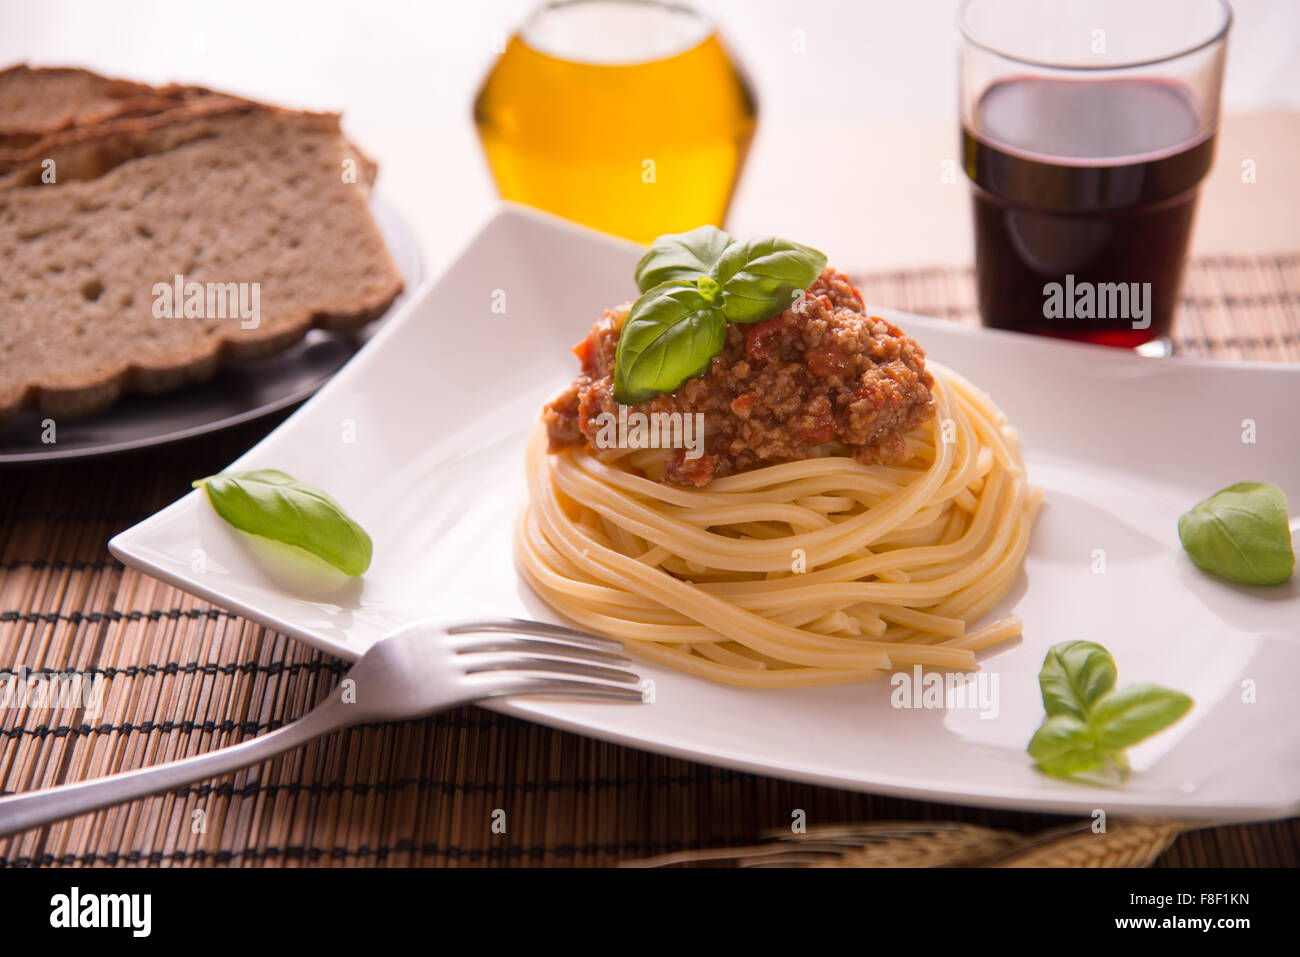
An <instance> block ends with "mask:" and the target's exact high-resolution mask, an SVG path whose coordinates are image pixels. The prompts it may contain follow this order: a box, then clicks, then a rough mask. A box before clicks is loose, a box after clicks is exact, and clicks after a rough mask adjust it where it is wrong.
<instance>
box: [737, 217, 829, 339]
mask: <svg viewBox="0 0 1300 957" xmlns="http://www.w3.org/2000/svg"><path fill="white" fill-rule="evenodd" d="M825 268H826V256H825V255H824V254H822V253H820V252H818V251H817V250H816V249H813V248H811V247H809V246H801V245H799V244H798V243H792V242H790V241H789V240H788V239H778V238H776V237H775V236H760V237H758V238H756V239H751V240H749V241H748V242H744V243H734V244H732V245H731V246H729V247H727V249H726V251H725V252H724V253H723V254H722V258H721V259H720V260H718V263H717V265H716V266H714V267H713V271H712V276H713V278H714V279H715V280H717V281H718V283H720V284H721V286H722V312H723V314H724V315H725V316H726V317H727V321H728V322H762V321H763V320H764V319H771V318H772V317H773V316H775V315H777V314H779V313H781V312H784V311H785V310H786V309H788V308H789V307H790V306H791V305H793V304H794V301H795V299H796V298H797V297H798V294H799V293H800V292H802V291H804V290H806V289H807V288H808V287H809V286H811V285H812V284H813V280H815V279H816V278H817V277H818V276H820V275H821V273H822V270H823V269H825Z"/></svg>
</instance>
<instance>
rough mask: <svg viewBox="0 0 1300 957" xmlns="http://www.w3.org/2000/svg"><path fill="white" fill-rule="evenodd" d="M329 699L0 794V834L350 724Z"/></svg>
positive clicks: (174, 783) (195, 776) (241, 764)
mask: <svg viewBox="0 0 1300 957" xmlns="http://www.w3.org/2000/svg"><path fill="white" fill-rule="evenodd" d="M334 703H335V698H334V697H333V696H331V697H330V698H329V699H327V700H326V701H325V702H323V703H322V704H320V705H318V706H317V707H315V708H313V709H312V710H311V711H309V712H308V713H307V714H306V715H304V716H303V717H302V718H300V719H298V720H297V721H295V722H293V723H292V724H287V725H285V726H284V727H283V728H277V729H276V730H275V731H272V732H270V733H269V734H263V735H261V736H259V737H256V738H252V739H250V740H248V741H241V742H239V744H232V745H230V746H229V747H225V748H220V749H218V750H216V751H209V752H208V753H206V754H196V755H194V756H193V757H188V758H182V759H180V760H179V761H168V762H167V763H166V764H159V765H155V766H153V767H148V768H140V769H139V770H136V771H124V772H122V773H120V774H110V775H108V776H107V777H102V778H95V779H93V780H90V781H79V782H77V783H75V784H61V785H58V786H57V787H52V788H44V789H42V790H39V791H28V792H25V793H23V794H13V795H9V796H8V797H0V835H4V834H13V833H14V832H16V831H24V830H27V829H28V828H33V827H39V826H40V825H42V824H49V823H50V822H51V821H58V820H62V819H63V818H65V817H73V816H75V815H77V814H85V813H87V812H89V811H97V810H99V809H100V808H104V807H109V806H110V805H113V804H121V803H122V802H123V801H131V800H135V799H136V798H142V797H148V796H149V795H151V794H158V793H160V792H162V791H171V790H175V789H176V788H180V787H184V786H185V785H187V784H193V783H194V782H195V781H202V780H204V779H205V778H214V777H218V776H220V775H223V774H228V773H229V772H231V771H238V770H239V769H241V768H246V767H248V766H249V765H250V764H257V763H259V762H261V761H265V760H267V759H268V758H273V757H275V756H276V755H277V754H283V753H284V752H285V751H292V750H293V749H294V748H298V747H302V746H303V745H304V744H307V743H308V742H310V741H312V740H314V739H315V738H318V737H320V736H321V735H323V734H328V733H329V732H331V731H335V730H337V729H339V728H342V727H346V726H347V725H349V724H355V723H356V721H357V720H358V719H359V716H358V719H353V717H352V714H351V713H349V709H347V708H341V709H340V708H336V707H333V705H334Z"/></svg>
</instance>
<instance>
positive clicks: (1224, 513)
mask: <svg viewBox="0 0 1300 957" xmlns="http://www.w3.org/2000/svg"><path fill="white" fill-rule="evenodd" d="M1178 538H1179V540H1180V541H1181V542H1182V543H1183V548H1184V549H1185V550H1186V551H1187V554H1188V555H1189V556H1190V557H1191V559H1192V561H1193V562H1195V563H1196V564H1197V565H1198V566H1200V567H1201V568H1203V569H1205V570H1206V571H1208V572H1213V573H1214V574H1216V575H1222V576H1223V577H1224V578H1227V579H1229V580H1230V581H1234V582H1241V583H1242V584H1246V585H1279V584H1281V583H1282V582H1284V581H1286V580H1287V579H1288V578H1290V577H1291V573H1292V571H1293V570H1294V569H1295V551H1294V548H1293V547H1292V544H1291V525H1290V520H1289V519H1288V517H1287V510H1286V494H1285V493H1284V492H1283V491H1282V490H1281V489H1280V488H1278V487H1277V486H1276V485H1269V484H1268V483H1266V482H1238V483H1236V484H1235V485H1229V486H1228V487H1227V488H1225V489H1221V490H1220V491H1218V492H1215V493H1214V494H1213V495H1211V496H1210V497H1209V498H1207V499H1206V500H1205V501H1203V502H1201V503H1199V504H1197V505H1195V506H1194V507H1193V508H1192V509H1191V510H1190V511H1189V512H1186V513H1185V514H1184V515H1183V516H1182V517H1181V518H1179V519H1178Z"/></svg>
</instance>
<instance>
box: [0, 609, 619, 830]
mask: <svg viewBox="0 0 1300 957" xmlns="http://www.w3.org/2000/svg"><path fill="white" fill-rule="evenodd" d="M622 647H623V646H622V645H620V644H619V643H618V642H617V641H612V640H610V639H608V638H602V637H599V636H598V635H592V634H588V633H587V632H584V631H578V630H577V629H575V628H566V627H564V626H562V625H551V624H546V623H543V622H538V621H524V620H522V619H517V618H496V619H490V620H485V621H473V622H453V621H442V620H428V621H420V622H415V623H414V624H410V625H404V626H403V627H401V628H398V629H397V630H395V631H393V632H391V633H390V634H388V635H385V636H384V638H383V639H381V640H380V641H378V642H376V643H375V644H374V645H373V646H372V647H371V648H370V650H368V651H367V652H366V653H365V654H364V655H362V656H361V658H360V660H358V661H357V663H356V664H355V665H353V666H352V668H351V669H349V670H348V673H347V674H345V675H344V676H343V680H342V681H340V682H339V685H338V687H337V688H335V689H334V690H333V691H332V692H330V696H329V698H327V699H326V700H325V701H324V702H322V703H321V704H319V705H317V706H316V707H315V708H313V709H312V710H311V711H309V712H308V713H307V714H305V715H304V716H303V717H302V718H300V719H299V720H297V721H295V722H293V723H292V724H289V725H285V726H284V727H283V728H278V729H276V730H275V731H272V732H270V733H269V734H264V735H262V736H260V737H257V738H253V739H251V740H249V741H241V742H240V743H239V744H234V745H231V746H230V747H227V748H221V749H220V750H217V751H212V752H209V753H208V754H199V755H194V756H193V757H189V758H183V759H181V760H179V761H170V762H168V763H167V764H159V765H156V766H154V767H149V768H140V769H139V770H136V771H126V772H123V773H121V774H113V775H109V776H108V777H104V778H97V779H95V780H92V781H82V782H79V783H76V784H63V785H60V786H58V787H52V788H45V789H44V790H40V791H30V792H27V793H25V794H14V795H10V796H8V797H3V798H0V834H12V833H14V832H15V831H22V830H26V829H27V828H32V827H38V826H39V825H42V824H48V823H50V822H51V821H57V820H61V819H62V818H65V817H72V816H74V815H77V814H85V813H86V812H88V811H95V810H98V809H99V808H103V807H108V806H109V805H112V804H120V803H122V802H123V801H130V800H134V799H136V798H142V797H147V796H148V795H151V794H157V793H159V792H162V791H169V790H173V789H175V788H180V787H184V786H185V785H187V784H193V783H194V782H195V781H202V780H204V779H206V778H212V777H218V776H219V775H222V774H227V773H229V772H231V771H237V770H239V769H240V768H245V767H248V766H249V765H250V764H257V763H259V762H262V761H265V760H267V759H268V758H272V757H275V755H277V754H281V753H283V752H285V751H291V750H293V749H294V748H298V747H301V746H302V745H304V744H307V743H308V742H310V741H312V740H314V739H315V738H318V737H320V736H321V735H323V734H328V733H329V732H331V731H336V730H338V729H339V728H346V727H348V726H350V725H354V724H364V723H366V722H372V721H398V720H402V719H407V718H418V717H421V716H423V715H426V714H429V713H431V712H434V711H442V710H446V709H448V708H454V707H456V706H457V705H462V704H467V703H469V702H471V701H481V700H482V699H484V698H496V697H500V696H502V695H563V696H564V697H576V698H582V699H596V700H611V701H642V700H643V695H642V690H641V685H640V679H639V678H638V677H637V675H635V674H633V673H632V672H631V671H629V670H628V667H627V666H628V665H630V664H631V663H632V662H631V660H630V659H628V658H626V657H624V656H623V655H621V654H619V652H620V651H621V650H622Z"/></svg>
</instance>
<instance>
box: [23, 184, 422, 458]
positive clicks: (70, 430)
mask: <svg viewBox="0 0 1300 957" xmlns="http://www.w3.org/2000/svg"><path fill="white" fill-rule="evenodd" d="M371 210H372V212H373V213H374V216H375V221H376V222H377V223H378V224H379V230H380V232H381V233H383V235H384V239H385V241H386V242H387V243H388V249H389V251H390V252H391V253H392V256H393V260H394V261H395V262H396V263H397V267H398V268H399V269H400V270H401V272H402V277H403V279H405V281H406V291H405V292H403V293H402V294H401V295H400V296H398V297H397V299H396V301H394V303H393V305H392V306H391V307H390V308H389V310H388V313H386V314H385V315H384V316H381V317H380V318H378V319H376V320H375V321H374V322H372V323H370V324H369V325H368V326H366V328H365V329H363V330H362V331H361V334H360V335H358V336H340V335H337V334H335V333H331V332H326V331H324V330H322V329H313V330H312V331H311V332H309V333H307V335H306V336H305V337H303V339H302V340H301V341H300V342H298V343H296V344H295V345H294V346H292V347H291V348H289V349H286V350H285V351H284V352H281V353H278V354H276V355H274V356H268V357H267V358H265V359H260V360H258V361H256V362H248V363H243V364H241V365H238V366H232V367H230V368H226V369H222V370H221V371H219V372H218V373H217V374H216V375H215V376H214V377H213V378H212V379H210V380H209V381H207V382H205V383H203V384H201V385H193V386H188V387H186V388H184V389H179V390H177V391H175V392H168V393H165V394H162V395H128V396H125V397H123V398H122V399H120V400H118V401H117V402H116V403H114V404H113V405H112V406H110V407H109V408H107V409H105V410H104V411H103V412H99V413H96V414H95V415H90V416H85V417H83V418H78V419H59V420H58V421H57V423H56V425H55V439H56V441H55V442H53V443H45V442H42V440H41V437H42V433H43V432H44V431H45V430H44V428H43V427H42V421H43V417H42V416H40V415H38V414H37V413H35V412H25V413H23V414H22V415H20V416H18V417H17V418H16V419H14V420H12V421H11V422H9V423H7V424H6V425H4V426H0V465H10V464H17V463H19V462H47V461H51V460H55V459H84V458H90V457H93V456H97V455H109V454H112V453H114V452H124V451H127V450H128V449H142V448H147V447H149V446H153V445H163V444H166V443H168V442H177V441H180V440H181V439H188V438H191V437H192V436H196V435H203V434H204V433H207V432H216V431H218V430H220V429H226V428H229V427H230V426H232V425H238V424H240V423H241V422H248V421H250V420H252V419H256V418H258V417H260V416H263V415H269V414H271V413H272V412H276V411H279V410H280V409H284V408H287V407H288V406H291V405H294V404H296V403H298V402H302V401H303V400H304V399H306V398H307V397H308V396H310V395H311V394H312V393H313V392H315V391H316V390H317V389H319V388H320V387H321V386H322V385H324V384H325V382H326V381H327V380H328V379H329V377H330V376H332V375H333V374H334V373H335V372H337V371H338V370H339V369H341V368H342V367H343V364H344V363H345V362H347V361H348V360H349V359H351V358H352V356H354V355H355V354H356V352H357V350H358V349H360V348H361V346H362V345H364V344H365V342H366V340H368V339H369V338H370V336H372V335H374V333H375V332H376V330H378V328H379V326H380V325H381V324H382V323H383V322H384V320H385V319H386V318H387V316H388V315H390V314H391V313H392V311H393V310H394V309H396V308H397V307H398V306H399V305H400V304H401V303H402V302H403V301H404V300H405V299H406V297H407V296H408V295H409V294H410V292H411V291H412V290H413V289H415V288H416V287H417V286H418V285H419V283H420V279H421V278H422V273H423V261H422V259H421V257H420V250H419V247H418V245H417V244H416V241H415V237H414V235H413V234H412V233H411V230H410V228H409V227H408V226H407V225H406V224H405V223H404V222H403V221H402V220H401V218H400V217H398V216H397V215H396V214H395V213H394V212H393V211H392V210H391V209H389V208H388V207H387V206H385V205H384V204H382V203H379V202H374V203H372V204H371Z"/></svg>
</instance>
